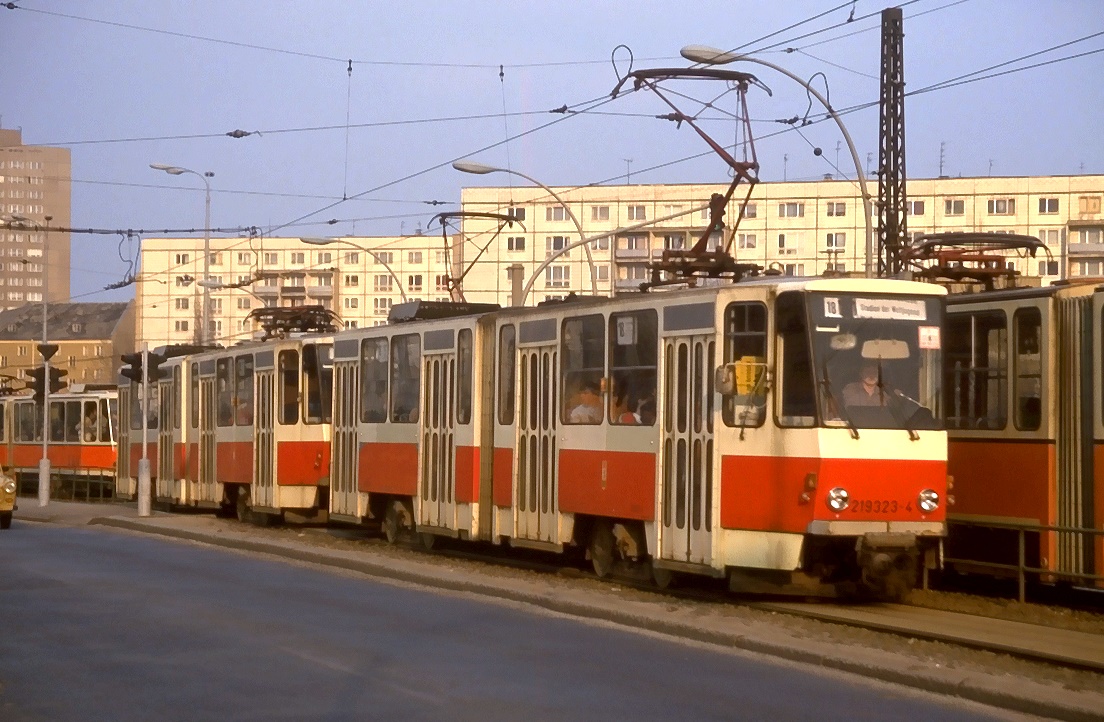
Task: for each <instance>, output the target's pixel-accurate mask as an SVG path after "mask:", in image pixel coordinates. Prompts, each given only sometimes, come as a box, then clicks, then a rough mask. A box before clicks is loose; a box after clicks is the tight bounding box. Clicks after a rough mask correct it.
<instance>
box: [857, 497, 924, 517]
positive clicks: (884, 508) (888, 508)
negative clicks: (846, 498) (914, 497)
mask: <svg viewBox="0 0 1104 722" xmlns="http://www.w3.org/2000/svg"><path fill="white" fill-rule="evenodd" d="M848 508H849V509H851V512H852V513H854V514H893V513H896V512H897V511H898V510H904V511H912V502H911V501H909V502H905V503H904V504H901V503H898V502H897V500H896V499H852V500H851V504H850V505H849V507H848Z"/></svg>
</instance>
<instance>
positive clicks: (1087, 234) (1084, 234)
mask: <svg viewBox="0 0 1104 722" xmlns="http://www.w3.org/2000/svg"><path fill="white" fill-rule="evenodd" d="M1101 232H1102V230H1101V229H1100V228H1082V229H1081V230H1080V231H1078V232H1077V241H1078V243H1100V242H1101Z"/></svg>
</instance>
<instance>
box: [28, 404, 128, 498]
mask: <svg viewBox="0 0 1104 722" xmlns="http://www.w3.org/2000/svg"><path fill="white" fill-rule="evenodd" d="M130 394H131V390H130V387H129V386H120V387H119V422H118V425H117V426H118V428H117V429H116V433H117V434H118V436H119V438H118V445H117V447H116V448H117V452H116V455H115V460H116V461H115V466H116V470H115V494H116V495H117V496H125V495H126V494H127V493H128V492H127V491H126V489H127V486H128V485H127V479H130V478H131V471H130ZM19 408H20V407H18V406H17V407H16V410H18V409H19ZM13 438H14V434H13Z"/></svg>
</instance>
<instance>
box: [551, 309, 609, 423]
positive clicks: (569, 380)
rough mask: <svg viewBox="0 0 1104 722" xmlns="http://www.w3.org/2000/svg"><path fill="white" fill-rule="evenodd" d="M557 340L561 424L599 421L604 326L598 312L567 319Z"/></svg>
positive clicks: (603, 370)
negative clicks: (562, 402)
mask: <svg viewBox="0 0 1104 722" xmlns="http://www.w3.org/2000/svg"><path fill="white" fill-rule="evenodd" d="M561 338H562V339H563V340H562V341H561V342H560V368H561V369H562V371H561V373H562V377H561V383H562V385H563V395H562V397H561V398H563V399H564V407H563V423H565V424H600V423H602V417H603V416H604V415H605V414H604V413H603V411H602V378H603V377H604V376H605V354H606V326H605V323H604V321H603V319H602V316H601V315H597V314H596V315H593V316H581V317H578V318H569V319H567V320H565V321H564V323H563V333H562V334H561Z"/></svg>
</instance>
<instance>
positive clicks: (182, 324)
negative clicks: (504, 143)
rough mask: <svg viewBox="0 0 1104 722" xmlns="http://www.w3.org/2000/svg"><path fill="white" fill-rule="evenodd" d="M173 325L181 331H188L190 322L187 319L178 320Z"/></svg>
mask: <svg viewBox="0 0 1104 722" xmlns="http://www.w3.org/2000/svg"><path fill="white" fill-rule="evenodd" d="M173 327H174V329H175V330H176V331H177V332H179V333H186V332H187V330H188V322H187V321H176V322H175V323H174V326H173Z"/></svg>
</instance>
